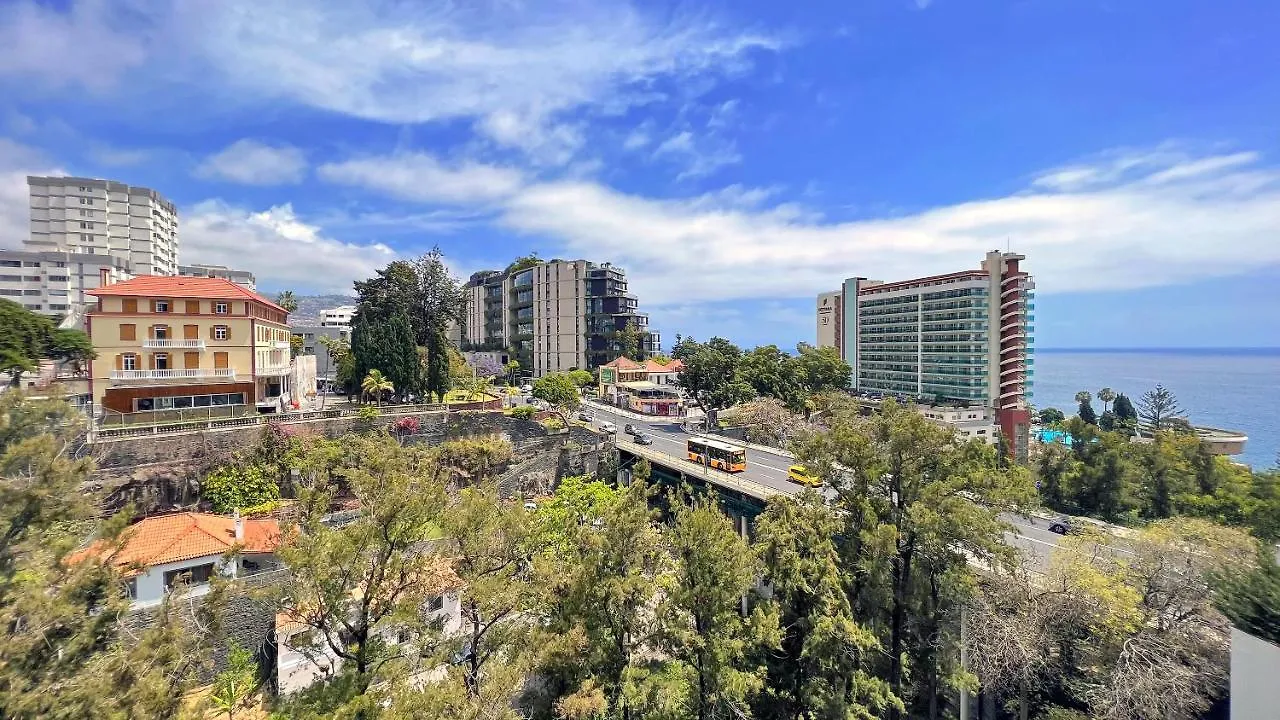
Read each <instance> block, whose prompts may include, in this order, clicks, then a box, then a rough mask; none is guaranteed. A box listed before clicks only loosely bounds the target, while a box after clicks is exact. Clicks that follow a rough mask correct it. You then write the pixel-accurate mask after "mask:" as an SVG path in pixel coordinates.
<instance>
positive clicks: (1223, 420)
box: [1031, 348, 1280, 470]
mask: <svg viewBox="0 0 1280 720" xmlns="http://www.w3.org/2000/svg"><path fill="white" fill-rule="evenodd" d="M1034 377H1035V385H1034V387H1033V393H1034V394H1033V396H1032V398H1031V403H1032V404H1033V405H1035V407H1036V408H1037V409H1042V408H1046V407H1056V408H1058V409H1059V410H1062V411H1063V412H1065V413H1066V414H1067V415H1072V414H1074V413H1075V407H1076V403H1075V394H1076V393H1077V392H1079V391H1081V390H1088V391H1089V392H1091V393H1093V394H1094V395H1095V399H1094V401H1093V408H1094V410H1096V411H1097V412H1098V414H1099V415H1101V414H1102V403H1100V402H1098V400H1097V398H1096V395H1097V392H1098V389H1099V388H1103V387H1110V388H1111V389H1112V390H1115V391H1116V392H1117V393H1120V392H1123V393H1124V394H1126V395H1128V396H1129V399H1130V400H1132V401H1133V403H1134V405H1135V406H1136V405H1137V404H1138V398H1139V397H1141V396H1142V393H1144V392H1146V391H1147V390H1150V389H1151V388H1153V387H1155V386H1156V383H1160V384H1161V385H1164V386H1165V387H1166V388H1168V389H1169V390H1171V391H1172V392H1173V394H1174V395H1176V396H1177V398H1178V404H1180V405H1181V406H1182V409H1183V410H1184V411H1185V412H1186V413H1187V416H1188V418H1189V419H1190V420H1191V422H1192V424H1194V425H1207V426H1210V427H1217V428H1226V429H1229V430H1240V431H1242V432H1244V433H1245V434H1246V435H1248V436H1249V442H1248V443H1247V444H1246V445H1245V451H1244V453H1242V454H1240V455H1234V456H1232V459H1234V460H1238V461H1240V462H1243V463H1245V464H1247V465H1250V466H1252V467H1253V468H1254V469H1258V470H1261V469H1265V468H1269V467H1272V466H1274V465H1275V464H1276V463H1277V458H1276V455H1277V453H1280V348H1256V349H1254V348H1250V349H1221V350H1219V349H1195V350H1191V349H1187V350H1154V349H1152V350H1052V349H1043V348H1036V352H1035V376H1034Z"/></svg>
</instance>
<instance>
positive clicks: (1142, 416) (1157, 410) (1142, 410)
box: [1138, 385, 1183, 432]
mask: <svg viewBox="0 0 1280 720" xmlns="http://www.w3.org/2000/svg"><path fill="white" fill-rule="evenodd" d="M1182 412H1183V410H1182V407H1181V406H1179V405H1178V398H1177V397H1175V396H1174V394H1173V393H1172V392H1170V391H1169V389H1168V388H1166V387H1165V386H1163V385H1156V386H1155V388H1154V389H1151V390H1148V391H1146V392H1145V393H1143V394H1142V398H1141V399H1139V400H1138V419H1139V420H1141V421H1142V423H1143V426H1144V428H1143V429H1144V430H1147V431H1150V432H1156V431H1158V430H1163V429H1165V428H1166V426H1167V425H1168V424H1169V423H1170V421H1172V420H1173V419H1174V418H1179V417H1181V416H1182Z"/></svg>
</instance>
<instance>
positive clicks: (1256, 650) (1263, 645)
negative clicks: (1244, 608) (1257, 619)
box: [1231, 628, 1280, 720]
mask: <svg viewBox="0 0 1280 720" xmlns="http://www.w3.org/2000/svg"><path fill="white" fill-rule="evenodd" d="M1277 680H1280V647H1276V646H1275V645H1272V644H1271V643H1269V642H1266V641H1265V640H1259V639H1258V638H1256V637H1254V636H1252V635H1250V634H1248V633H1244V632H1240V631H1239V630H1236V629H1234V628H1233V629H1232V630H1231V720H1261V718H1280V682H1277Z"/></svg>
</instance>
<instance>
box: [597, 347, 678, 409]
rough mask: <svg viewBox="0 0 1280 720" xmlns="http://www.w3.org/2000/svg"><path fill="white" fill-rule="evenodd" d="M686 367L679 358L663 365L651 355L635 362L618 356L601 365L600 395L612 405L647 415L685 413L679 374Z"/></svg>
mask: <svg viewBox="0 0 1280 720" xmlns="http://www.w3.org/2000/svg"><path fill="white" fill-rule="evenodd" d="M683 369H684V364H683V363H681V362H680V361H679V360H672V361H671V362H669V363H667V364H666V365H663V364H662V363H660V362H657V361H656V360H652V359H647V360H645V361H644V362H636V361H635V360H631V359H628V358H625V357H619V358H617V359H615V360H613V361H611V362H608V363H605V364H604V365H601V366H600V387H599V393H600V397H601V398H602V399H603V400H604V401H605V402H607V403H609V404H610V405H615V406H617V407H620V408H625V409H627V410H630V411H632V412H637V413H642V414H644V415H658V416H667V417H679V416H682V415H684V414H685V403H684V396H683V395H681V393H680V389H679V387H678V384H677V382H676V378H677V377H678V376H679V374H680V371H681V370H683Z"/></svg>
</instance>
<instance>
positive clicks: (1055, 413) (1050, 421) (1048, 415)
mask: <svg viewBox="0 0 1280 720" xmlns="http://www.w3.org/2000/svg"><path fill="white" fill-rule="evenodd" d="M1066 419H1067V416H1066V415H1065V414H1064V413H1063V412H1062V411H1061V410H1059V409H1058V408H1051V407H1050V408H1045V409H1043V410H1041V411H1040V424H1041V425H1054V424H1057V423H1060V422H1062V421H1063V420H1066Z"/></svg>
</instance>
